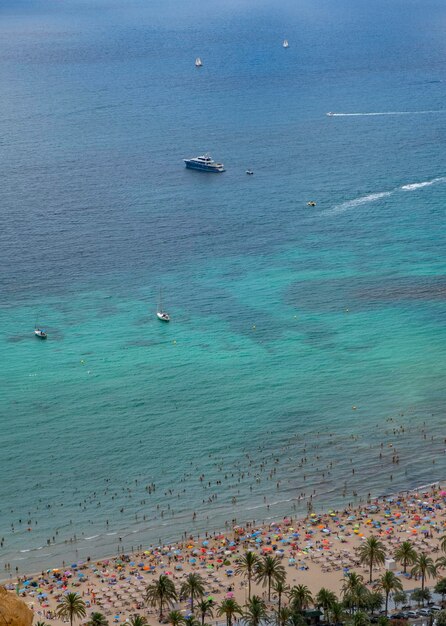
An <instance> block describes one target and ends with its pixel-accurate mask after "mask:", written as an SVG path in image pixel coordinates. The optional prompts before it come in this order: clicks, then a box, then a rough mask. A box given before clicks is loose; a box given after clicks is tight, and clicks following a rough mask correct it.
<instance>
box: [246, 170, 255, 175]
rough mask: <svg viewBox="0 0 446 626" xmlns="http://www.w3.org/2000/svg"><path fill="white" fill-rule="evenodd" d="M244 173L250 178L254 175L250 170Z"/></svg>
mask: <svg viewBox="0 0 446 626" xmlns="http://www.w3.org/2000/svg"><path fill="white" fill-rule="evenodd" d="M246 173H247V174H248V176H252V175H253V174H254V172H253V171H252V170H246Z"/></svg>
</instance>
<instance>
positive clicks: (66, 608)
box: [56, 592, 87, 626]
mask: <svg viewBox="0 0 446 626" xmlns="http://www.w3.org/2000/svg"><path fill="white" fill-rule="evenodd" d="M56 613H57V616H58V617H62V618H63V619H67V618H68V619H69V620H70V626H73V620H74V619H77V618H80V617H85V616H86V614H87V611H86V610H85V602H84V601H83V600H82V598H81V597H80V595H79V594H77V593H73V592H70V593H67V594H66V595H65V596H63V597H62V600H61V601H60V602H59V604H58V605H57V607H56Z"/></svg>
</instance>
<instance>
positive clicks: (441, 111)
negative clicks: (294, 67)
mask: <svg viewBox="0 0 446 626" xmlns="http://www.w3.org/2000/svg"><path fill="white" fill-rule="evenodd" d="M438 113H446V109H440V110H438V111H377V112H371V113H331V112H330V113H327V115H328V116H329V117H370V116H378V115H429V114H432V115H433V114H438Z"/></svg>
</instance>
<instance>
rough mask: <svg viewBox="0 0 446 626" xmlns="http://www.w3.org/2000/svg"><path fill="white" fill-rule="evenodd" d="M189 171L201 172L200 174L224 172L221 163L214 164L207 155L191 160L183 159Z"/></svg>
mask: <svg viewBox="0 0 446 626" xmlns="http://www.w3.org/2000/svg"><path fill="white" fill-rule="evenodd" d="M183 161H184V162H185V164H186V167H188V168H189V169H191V170H201V171H202V172H224V171H225V166H224V165H223V163H216V162H215V161H214V160H213V159H212V158H211V157H210V156H209V154H203V155H202V156H198V157H193V158H192V159H183Z"/></svg>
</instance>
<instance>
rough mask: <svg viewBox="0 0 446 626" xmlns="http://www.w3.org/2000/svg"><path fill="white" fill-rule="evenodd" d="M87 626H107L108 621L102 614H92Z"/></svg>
mask: <svg viewBox="0 0 446 626" xmlns="http://www.w3.org/2000/svg"><path fill="white" fill-rule="evenodd" d="M36 626H37V624H36ZM87 626H108V620H107V618H106V617H105V615H104V614H103V613H92V614H91V615H90V619H89V620H88V622H87Z"/></svg>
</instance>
